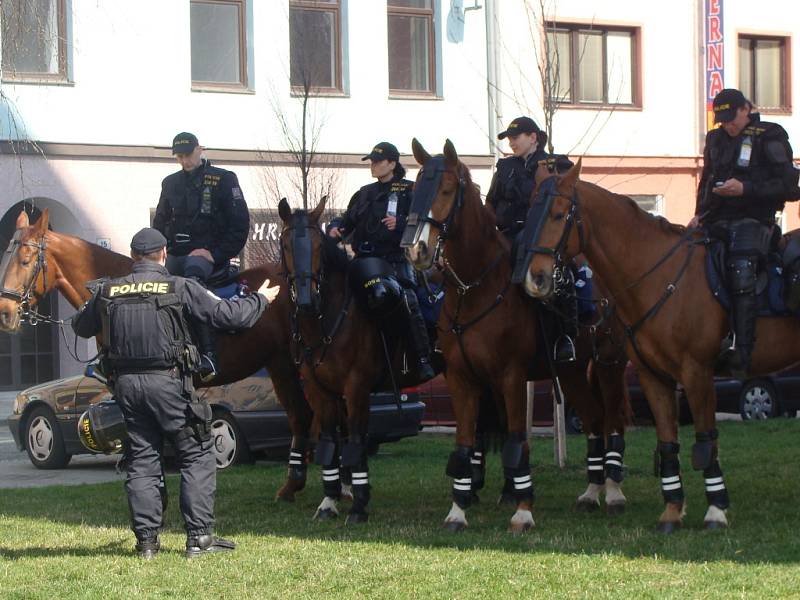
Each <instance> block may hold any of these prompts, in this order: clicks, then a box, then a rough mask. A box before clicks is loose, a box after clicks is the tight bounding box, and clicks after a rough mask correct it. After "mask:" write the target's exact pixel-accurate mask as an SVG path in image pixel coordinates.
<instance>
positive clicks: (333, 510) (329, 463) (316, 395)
mask: <svg viewBox="0 0 800 600" xmlns="http://www.w3.org/2000/svg"><path fill="white" fill-rule="evenodd" d="M306 394H307V396H308V399H309V400H310V401H311V403H312V406H313V407H314V412H315V413H316V415H317V418H318V419H319V431H320V434H319V440H318V441H317V446H316V448H315V449H314V462H315V463H316V464H318V465H320V467H321V471H322V490H323V492H324V494H325V497H324V498H323V499H322V502H321V503H320V505H319V506H318V507H317V510H316V512H315V513H314V517H313V518H314V519H315V520H317V519H318V520H320V521H326V520H329V519H335V518H336V517H338V516H339V509H338V508H337V506H336V503H337V502H338V501H339V500H340V499H341V495H342V483H341V479H340V475H339V444H338V442H339V440H338V435H337V432H336V426H337V421H338V419H337V413H338V406H337V399H336V398H332V397H329V395H328V394H327V392H325V391H323V390H321V389H320V388H319V386H317V385H316V384H315V383H314V382H313V380H307V381H306Z"/></svg>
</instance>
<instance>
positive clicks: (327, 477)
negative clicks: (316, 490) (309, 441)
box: [322, 454, 342, 500]
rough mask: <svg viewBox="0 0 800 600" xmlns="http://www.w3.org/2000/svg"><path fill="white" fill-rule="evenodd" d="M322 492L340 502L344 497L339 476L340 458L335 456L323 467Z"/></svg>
mask: <svg viewBox="0 0 800 600" xmlns="http://www.w3.org/2000/svg"><path fill="white" fill-rule="evenodd" d="M322 490H323V491H324V492H325V495H326V496H328V497H330V498H333V499H334V500H338V499H339V498H341V497H342V480H341V478H340V475H339V457H338V456H337V455H335V454H334V457H333V460H332V461H331V462H330V463H328V464H327V465H322Z"/></svg>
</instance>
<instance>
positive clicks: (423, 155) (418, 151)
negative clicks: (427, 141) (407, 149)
mask: <svg viewBox="0 0 800 600" xmlns="http://www.w3.org/2000/svg"><path fill="white" fill-rule="evenodd" d="M411 152H412V153H413V154H414V159H416V161H417V164H418V165H420V166H422V165H424V164H425V163H426V162H428V160H430V158H431V155H430V154H428V151H427V150H425V148H423V147H422V144H420V143H419V140H418V139H417V138H414V139H412V140H411Z"/></svg>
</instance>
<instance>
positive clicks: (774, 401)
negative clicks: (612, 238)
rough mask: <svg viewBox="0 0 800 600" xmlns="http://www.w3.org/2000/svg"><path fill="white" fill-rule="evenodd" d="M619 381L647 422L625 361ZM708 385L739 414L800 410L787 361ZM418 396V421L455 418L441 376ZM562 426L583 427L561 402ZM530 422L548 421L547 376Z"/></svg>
mask: <svg viewBox="0 0 800 600" xmlns="http://www.w3.org/2000/svg"><path fill="white" fill-rule="evenodd" d="M625 381H626V385H627V386H628V396H629V398H630V403H631V412H632V416H633V422H634V424H636V425H652V424H653V414H652V412H650V406H649V405H648V404H647V398H646V397H645V395H644V390H642V387H641V385H640V383H639V376H638V374H637V372H636V369H635V368H634V366H633V365H632V364H631V363H628V365H627V367H626V369H625ZM714 386H715V388H716V392H717V412H721V413H731V414H739V415H741V417H742V419H744V420H750V419H766V418H771V417H777V416H782V415H783V416H790V417H794V416H796V415H797V411H798V410H800V367H792V368H790V369H786V370H784V371H781V372H780V373H777V374H774V375H770V376H766V377H756V378H753V379H748V380H747V381H745V382H741V381H738V380H736V379H730V378H724V377H716V378H715V379H714ZM418 389H419V394H420V400H422V401H423V402H424V403H425V406H426V408H425V416H424V417H423V419H422V425H423V426H424V427H435V426H449V427H453V426H455V424H456V421H455V415H454V413H453V407H452V404H451V401H450V393H449V391H448V389H447V382H446V381H445V379H444V376H442V375H440V376H439V377H437V378H435V379H432V380H431V381H429V382H427V383H426V384H424V385H422V386H420V387H419V388H418ZM676 393H677V395H678V411H679V412H678V420H679V422H680V423H681V424H682V425H687V424H689V423H691V422H692V414H691V411H690V410H689V402H688V400H687V398H686V393H685V392H684V390H683V388H682V387H680V386H679V387H678V389H677V390H676ZM565 419H566V429H567V432H568V433H582V431H583V427H582V424H581V421H580V418H579V417H578V415H577V413H576V412H575V410H574V409H572V408H571V407H570V406H569V404H568V405H567V409H566V413H565ZM533 424H534V426H550V425H552V424H553V397H552V384H551V382H550V380H549V379H546V380H542V381H537V382H536V383H535V384H534V401H533Z"/></svg>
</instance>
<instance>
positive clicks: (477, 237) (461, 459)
mask: <svg viewBox="0 0 800 600" xmlns="http://www.w3.org/2000/svg"><path fill="white" fill-rule="evenodd" d="M412 148H413V151H414V157H415V158H416V160H417V162H418V163H419V164H420V165H421V166H422V169H421V170H420V173H419V175H418V177H417V183H416V186H415V192H414V193H415V200H414V205H413V207H412V215H411V217H410V219H409V224H408V225H407V228H406V234H405V236H404V239H403V245H404V246H406V252H407V254H408V257H409V259H410V260H411V261H412V263H413V264H414V266H415V267H416V268H418V269H421V270H422V269H428V268H430V267H431V265H432V264H434V263H435V262H437V261H441V263H442V264H443V265H444V266H443V268H444V271H445V279H446V281H447V284H446V288H445V289H448V288H449V289H448V291H447V292H446V293H445V299H444V307H443V309H442V313H441V316H440V318H439V323H438V326H439V329H440V338H439V339H440V343H441V346H442V350H443V352H444V357H445V362H446V364H447V385H448V388H449V390H450V394H451V397H452V399H453V408H454V411H455V416H456V423H457V425H456V450H455V451H454V452H453V453H452V454H451V456H450V459H449V461H448V465H447V473H448V475H450V476H451V477H453V480H454V482H453V504H452V507H451V510H450V513H449V514H448V515H447V517H446V519H445V526H446V527H447V528H448V529H451V530H454V531H457V530H459V529H462V528H464V527H466V526H467V521H466V515H465V512H464V511H465V509H466V508H468V507H469V506H470V503H471V494H470V487H471V486H472V485H473V480H472V477H473V476H472V470H471V469H470V462H471V457H472V454H473V449H474V447H475V444H476V423H477V420H478V418H479V411H482V410H484V407H483V406H481V396H482V392H483V390H485V389H486V388H487V387H489V388H491V392H492V395H493V396H494V400H495V403H496V407H497V410H498V412H499V413H500V415H501V416H502V420H503V421H504V422H505V425H506V431H507V436H508V437H507V441H506V442H505V443H504V447H503V467H504V471H505V476H506V481H507V488H511V489H510V491H512V493H513V495H514V498H515V500H516V504H517V510H516V512H515V514H514V515H513V517H512V518H511V521H510V530H511V531H514V532H521V531H525V530H527V529H529V528H530V527H532V526H533V525H534V521H533V514H532V508H533V487H532V482H531V476H530V466H529V458H528V455H529V446H528V440H527V432H526V414H525V413H526V391H525V388H526V381H528V380H530V379H546V378H549V377H550V371H549V370H548V369H547V364H548V359H547V355H546V354H545V353H546V350H543V339H542V329H541V324H542V321H541V320H540V314H539V307H538V306H537V303H536V302H535V301H534V300H532V299H531V298H529V297H528V296H527V295H526V294H525V292H524V290H523V289H522V288H521V287H520V286H517V285H512V284H511V261H510V258H509V248H508V243H507V242H506V241H505V238H503V236H502V235H501V234H500V233H499V232H498V231H497V229H496V228H495V224H494V223H495V220H494V217H493V215H492V214H491V212H490V210H489V209H487V208H486V207H484V206H483V204H482V203H481V199H480V194H479V193H478V190H477V188H476V187H475V186H474V184H473V183H472V181H471V179H470V174H469V170H468V169H467V167H466V166H465V165H464V164H463V163H461V162H460V161H459V159H458V154H457V153H456V150H455V148H454V147H453V144H452V143H451V142H450V141H449V140H448V141H447V142H446V143H445V146H444V154H443V155H440V156H437V157H431V156H430V154H428V152H427V151H425V149H424V148H423V147H422V145H421V144H420V143H419V142H418V141H417V140H416V139H415V140H413V142H412ZM414 213H416V214H414ZM590 345H591V344H590V342H589V341H588V340H587V336H586V335H583V336H582V337H581V338H580V339H579V344H578V348H579V360H578V361H576V362H575V363H572V364H570V365H564V366H560V367H559V374H560V376H561V381H562V383H563V387H564V390H565V392H566V395H567V397H569V398H570V399H571V401H572V402H573V403H574V404H575V407H576V409H577V410H578V412H579V415H580V416H581V418H582V419H583V422H584V424H585V425H586V426H587V428H588V431H590V432H594V433H593V437H592V438H590V441H589V447H590V450H591V449H592V448H596V447H597V446H598V445H600V446H602V444H598V443H597V442H595V441H593V440H597V439H600V440H602V439H603V437H604V435H605V434H609V437H613V436H611V435H610V434H612V433H613V434H615V435H616V438H614V439H615V441H619V442H621V441H622V433H623V431H624V426H625V410H624V408H623V407H624V406H627V405H626V403H625V399H626V396H625V390H624V385H623V381H622V372H623V369H624V362H621V363H620V362H614V363H613V364H611V365H610V366H608V367H602V366H598V367H597V368H595V369H592V372H593V373H592V382H591V384H590V382H589V381H588V380H587V375H586V373H587V368H588V365H589V359H590V357H591V350H590ZM601 374H602V375H603V377H601ZM601 379H602V384H601V383H600V380H601ZM601 387H602V388H604V389H603V391H604V392H605V393H606V395H607V397H608V398H613V399H614V402H615V403H616V407H615V409H614V410H613V411H610V412H608V417H609V418H604V417H603V411H604V407H603V405H602V403H601V402H599V401H597V400H595V395H594V394H593V392H594V393H595V394H597V393H599V391H600V388H601ZM604 428H605V429H604ZM623 447H624V446H623ZM617 448H619V452H617ZM610 453H611V456H606V457H605V458H606V462H607V466H611V465H609V464H608V463H609V462H615V463H617V465H618V471H617V472H618V473H619V475H620V476H621V474H622V448H620V447H619V446H616V447H615V448H614V450H613V451H610ZM473 460H474V459H473ZM603 460H604V454H603V452H602V451H601V452H600V454H599V456H597V454H592V452H590V454H589V460H588V467H589V469H590V470H589V475H590V482H593V483H591V484H590V488H589V489H587V491H586V493H584V494H583V495H582V496H581V497H580V498H579V504H581V505H584V506H596V503H597V497H598V493H599V488H600V487H602V484H603V478H602V473H603ZM617 465H614V466H617ZM593 467H594V468H593ZM598 467H599V475H600V478H599V480H598V479H597V475H598V473H597V469H598ZM619 480H621V477H619V479H617V480H614V479H608V480H607V486H608V487H607V491H606V494H607V496H606V502H607V503H608V505H609V508H610V510H611V512H614V511H615V510H621V509H622V507H624V504H625V497H624V495H623V494H622V492H621V490H620V487H619Z"/></svg>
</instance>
